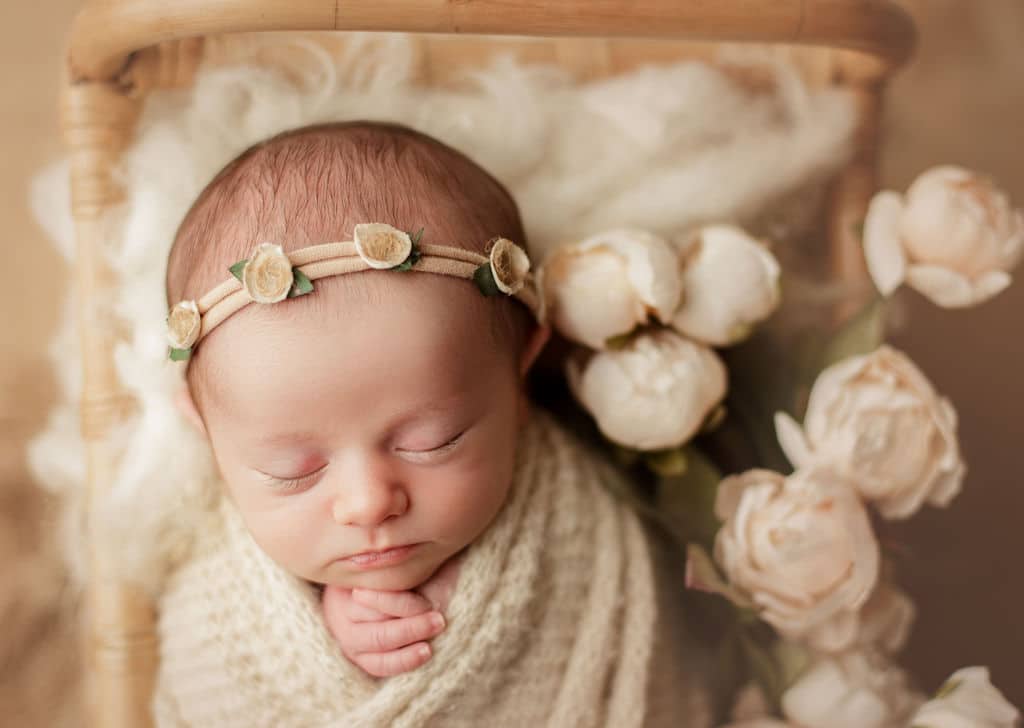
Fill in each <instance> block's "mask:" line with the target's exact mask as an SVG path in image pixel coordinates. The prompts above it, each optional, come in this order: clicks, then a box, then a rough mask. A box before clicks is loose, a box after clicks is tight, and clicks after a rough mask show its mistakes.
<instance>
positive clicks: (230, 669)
mask: <svg viewBox="0 0 1024 728" xmlns="http://www.w3.org/2000/svg"><path fill="white" fill-rule="evenodd" d="M367 222H386V223H387V224H389V225H392V226H394V227H395V228H397V229H399V230H407V231H417V230H420V229H421V228H422V230H423V233H422V239H421V241H422V243H424V244H435V245H446V246H454V247H459V248H464V249H466V250H472V251H475V252H478V253H481V254H484V255H486V249H487V246H488V242H489V241H491V240H493V239H494V238H495V237H496V236H502V237H505V238H508V239H510V240H512V241H514V242H516V243H518V244H520V245H523V246H524V247H525V234H524V231H523V227H522V224H521V221H520V218H519V214H518V211H517V208H516V205H515V203H514V201H513V200H512V198H511V197H510V195H509V194H508V192H507V191H506V190H505V188H504V187H503V186H502V185H501V184H500V183H498V182H497V181H496V180H495V179H494V178H493V177H491V176H490V175H489V174H487V173H486V172H485V171H484V170H482V169H481V168H480V167H478V166H477V165H476V164H474V163H473V162H472V161H471V160H469V159H468V158H467V157H465V156H464V155H462V154H461V153H459V152H457V151H455V150H453V149H451V148H450V147H447V146H445V145H443V144H441V143H440V142H437V141H436V140H433V139H431V138H429V137H427V136H425V135H423V134H420V133H418V132H414V131H412V130H410V129H407V128H405V127H402V126H398V125H389V124H375V123H362V122H356V123H339V124H329V125H321V126H314V127H306V128H303V129H299V130H296V131H292V132H288V133H285V134H282V135H279V136H277V137H274V138H273V139H270V140H268V141H266V142H264V143H262V144H259V145H256V146H255V147H253V148H251V149H249V150H248V151H246V152H245V153H243V154H242V155H241V156H240V157H238V158H237V159H236V160H234V161H233V162H232V163H231V164H229V165H228V166H227V167H226V168H225V169H224V170H223V171H221V173H220V174H218V175H217V177H216V178H215V179H214V180H213V181H212V182H211V183H210V184H209V185H208V186H207V188H206V189H205V190H204V191H203V193H202V194H201V196H200V197H199V199H198V200H197V201H196V202H195V203H194V205H193V207H192V208H191V210H190V211H189V212H188V214H187V216H186V217H185V219H184V221H183V222H182V223H181V225H180V227H179V230H178V233H177V236H176V239H175V241H174V245H173V247H172V250H171V253H170V256H169V260H168V268H167V281H166V284H167V297H168V303H169V304H173V303H175V302H178V301H182V300H186V299H198V298H200V297H201V296H203V294H205V293H206V292H207V291H210V290H211V289H212V288H214V287H215V286H216V285H217V284H219V283H221V282H222V281H223V280H224V279H225V275H226V272H227V270H228V268H229V267H231V266H232V265H233V264H235V263H236V262H237V261H240V260H242V259H244V258H246V256H247V255H249V254H250V253H251V252H252V250H253V247H254V245H255V244H256V243H257V242H261V241H272V242H274V243H276V244H279V245H281V246H282V247H283V249H284V252H285V253H288V252H290V251H294V250H296V249H299V248H304V247H307V246H311V245H316V244H320V243H326V242H332V241H344V240H351V239H352V235H353V228H354V226H355V225H356V224H359V223H367ZM535 268H536V262H535V263H534V269H535ZM548 333H549V329H548V328H547V327H546V326H544V325H541V324H540V323H538V321H537V320H536V319H535V317H534V315H533V314H532V313H531V311H530V309H528V308H527V307H526V306H525V305H523V303H521V302H520V301H518V300H516V299H514V298H512V297H511V296H504V295H497V296H489V297H488V296H484V295H482V293H481V291H480V290H479V289H478V288H477V286H476V285H474V283H473V281H469V280H459V279H458V278H455V277H452V276H448V275H425V274H424V273H422V272H416V271H413V272H396V271H389V270H381V271H376V270H373V271H364V272H358V273H354V274H346V275H337V276H333V277H327V278H322V279H319V280H317V281H316V283H315V290H314V291H313V292H312V294H310V295H304V296H301V297H297V298H294V299H290V300H285V301H281V302H278V303H274V304H273V305H259V304H255V303H253V304H250V305H247V306H245V307H244V308H242V309H241V310H239V311H238V312H237V313H235V314H233V315H232V316H231V317H230V319H229V320H227V321H225V322H224V323H222V324H221V325H219V326H217V327H216V328H215V329H213V330H212V331H211V332H210V333H209V335H207V336H206V337H205V338H204V339H203V340H202V343H201V345H199V346H197V347H196V348H195V350H194V351H192V353H191V356H190V359H189V361H188V365H187V366H188V368H187V385H188V386H187V388H186V389H183V390H182V394H181V397H180V398H179V405H180V406H181V409H182V410H183V412H184V413H185V414H186V416H187V417H188V418H189V419H190V420H191V421H192V422H193V423H194V424H195V425H196V426H197V427H198V428H199V429H200V430H201V431H202V432H203V433H204V435H205V436H206V437H207V438H208V440H209V443H210V446H211V449H212V452H213V454H214V457H215V460H216V463H217V466H218V469H219V472H220V475H221V476H222V479H223V483H224V486H225V495H226V497H225V498H224V499H223V503H222V507H221V508H220V511H219V512H218V518H219V520H218V521H217V522H216V523H214V524H212V525H211V527H210V529H209V531H208V532H204V533H203V534H200V535H199V537H198V544H197V547H196V549H195V554H194V555H193V556H192V558H191V561H190V562H188V563H187V564H186V565H185V566H184V567H183V568H182V569H180V570H179V573H177V574H176V575H175V577H174V578H172V581H171V584H170V586H169V588H168V590H167V593H166V595H165V597H164V598H163V600H162V603H161V605H160V606H161V625H160V631H161V643H162V650H161V652H162V655H161V656H162V661H161V672H160V675H159V676H158V685H157V695H156V699H155V710H156V715H157V722H158V724H159V725H218V726H221V725H244V726H247V727H251V726H255V725H267V726H271V725H272V726H290V725H295V726H300V725H301V726H306V725H334V724H344V725H346V726H347V725H364V724H365V725H426V724H430V725H479V722H480V720H482V719H483V716H489V717H490V718H492V719H494V718H497V722H498V723H499V724H503V725H507V724H509V723H508V722H507V721H508V720H511V719H512V718H511V717H514V719H515V721H516V723H517V724H518V723H519V722H520V721H522V723H523V724H527V723H528V724H531V725H532V724H535V723H536V722H537V721H538V720H541V719H543V720H548V721H550V724H551V725H566V724H568V723H567V722H566V721H569V722H571V723H573V724H574V725H613V724H614V725H637V726H639V725H656V724H658V722H657V720H656V719H655V717H654V716H656V714H657V711H656V710H655V705H656V704H657V703H659V702H662V703H664V702H666V701H667V703H670V704H671V708H670V709H668V710H667V711H666V712H665V713H664V715H665V716H666V723H665V724H666V725H667V724H671V725H677V726H686V725H702V723H701V721H700V719H699V718H698V716H693V719H692V722H688V721H687V719H686V718H685V717H683V715H684V714H683V713H681V712H680V706H685V710H687V711H688V710H690V708H691V706H696V703H693V702H692V701H690V700H689V697H685V699H684V697H681V696H691V695H692V694H693V691H692V690H690V689H689V687H688V685H687V684H686V681H685V678H684V673H683V671H682V669H681V665H680V664H679V663H680V661H681V660H680V659H678V658H680V655H681V651H680V650H678V645H679V644H680V641H678V640H675V638H673V637H672V636H671V635H670V634H668V632H665V631H664V630H666V629H671V627H672V625H668V626H667V627H666V626H665V625H661V626H660V627H659V626H656V625H657V624H658V619H659V609H660V608H661V607H660V606H659V601H658V599H659V597H658V595H657V594H656V593H655V590H654V580H653V567H652V559H653V557H652V554H651V552H650V551H649V550H648V541H647V540H646V539H645V538H644V537H643V536H642V533H643V532H642V530H641V528H640V525H639V521H638V520H637V518H636V516H635V515H634V514H632V512H631V511H628V509H627V508H626V507H625V506H624V505H622V504H621V503H618V502H617V501H615V500H614V499H613V498H611V497H610V495H609V494H608V492H607V490H608V489H607V487H606V484H603V483H602V482H601V481H602V480H607V479H609V478H614V477H616V476H615V475H614V473H613V472H612V470H611V468H610V467H607V466H606V464H604V463H602V462H601V461H600V459H599V458H597V457H596V456H595V455H594V454H592V453H588V452H586V451H585V448H584V447H583V445H582V444H580V443H579V442H578V441H576V440H574V439H573V438H572V436H571V434H570V433H567V432H565V431H564V430H562V429H561V428H560V427H559V426H558V424H557V423H556V422H555V421H554V420H553V419H552V418H551V417H550V416H548V415H547V414H546V413H544V412H543V411H541V410H537V409H534V410H532V411H531V407H530V403H529V401H528V398H527V395H526V387H525V376H526V374H527V372H528V371H529V369H530V368H531V366H532V365H533V363H534V362H535V360H536V358H537V356H538V354H539V352H540V351H541V349H542V348H543V347H544V344H545V342H546V340H547V338H548ZM676 578H678V577H676ZM227 583H230V584H231V585H232V586H231V587H230V589H229V588H228V586H226V584H227ZM213 585H216V588H218V589H221V590H222V591H221V592H217V593H215V594H214V593H211V592H210V590H211V589H213V588H214V586H213ZM449 607H450V610H449ZM446 617H447V625H446ZM669 619H670V620H671V619H674V617H669ZM211 625H213V626H211ZM659 630H662V631H661V633H660V634H659V632H658V631H659ZM449 632H451V634H449ZM325 635H326V637H325ZM656 641H662V642H665V641H667V642H668V643H671V644H673V648H672V649H670V650H669V652H670V653H671V654H670V655H668V657H667V658H666V657H664V656H662V657H659V656H658V655H657V650H655V649H654V643H655V642H656ZM250 643H252V644H250ZM332 645H333V648H332ZM432 645H436V649H435V650H434V651H435V653H436V654H435V656H434V657H431V654H432ZM332 649H333V651H332ZM338 653H340V654H338ZM437 661H440V663H441V664H435V662H437ZM346 665H348V667H346ZM352 665H354V666H356V668H352V667H351V666H352ZM356 670H358V671H356ZM383 678H386V679H383ZM659 680H664V681H665V682H663V683H659V682H658V681H659ZM659 685H661V686H663V687H658V686H659ZM652 693H655V694H656V695H655V697H654V698H650V697H649V696H650V695H651V694H652ZM663 707H664V706H663ZM694 709H696V708H694ZM501 716H506V722H504V723H502V720H501ZM531 716H532V717H531ZM668 716H670V718H669V717H668Z"/></svg>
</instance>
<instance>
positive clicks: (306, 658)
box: [154, 409, 706, 728]
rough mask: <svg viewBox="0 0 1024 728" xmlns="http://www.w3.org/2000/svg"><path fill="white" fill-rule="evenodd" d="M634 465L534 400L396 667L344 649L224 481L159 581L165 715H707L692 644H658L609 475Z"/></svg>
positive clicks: (675, 722)
mask: <svg viewBox="0 0 1024 728" xmlns="http://www.w3.org/2000/svg"><path fill="white" fill-rule="evenodd" d="M620 477H621V476H620V475H619V474H618V473H617V472H616V471H615V470H614V469H613V468H612V467H611V466H610V465H608V464H607V463H605V462H604V461H603V460H602V459H601V458H600V457H599V456H598V455H596V454H595V453H593V452H592V451H590V450H589V449H588V448H587V446H585V445H584V444H582V443H581V442H580V441H578V440H577V439H575V438H574V436H572V435H571V434H570V433H569V432H567V431H566V430H565V429H563V428H562V426H561V425H560V424H559V423H558V422H557V421H556V420H555V419H554V418H553V417H552V416H550V415H549V414H547V413H545V412H544V411H543V410H539V409H534V410H533V411H532V412H531V416H530V419H529V422H528V423H527V425H526V426H525V427H524V428H523V431H522V435H521V439H520V444H519V447H518V449H517V454H516V466H515V473H514V476H513V481H512V485H511V487H510V490H509V494H508V497H507V498H506V500H505V502H504V504H503V505H502V507H501V509H500V510H499V512H498V514H497V515H496V517H495V519H494V521H493V522H492V523H491V524H490V525H489V526H488V528H487V529H486V530H485V531H484V533H483V534H482V535H481V536H480V537H479V538H478V539H477V541H475V542H474V543H473V544H471V545H470V546H469V547H468V549H467V551H466V553H465V558H464V559H463V563H462V566H461V570H460V574H459V579H458V584H457V586H456V589H455V592H454V594H453V596H452V598H451V601H450V604H449V606H448V609H447V610H446V613H445V614H446V618H447V624H448V626H447V628H446V629H445V631H444V632H442V633H441V634H440V635H439V636H437V637H435V638H434V639H433V640H432V647H433V657H432V658H431V659H430V660H429V661H428V662H427V663H426V664H424V665H423V666H421V667H419V668H417V669H415V670H413V671H412V672H408V673H403V674H401V675H397V676H394V677H390V678H373V677H370V676H369V675H367V674H366V673H364V672H363V671H362V670H361V669H359V668H358V667H356V666H355V665H353V664H352V663H350V662H349V661H348V660H347V659H346V658H345V657H344V656H343V655H342V653H341V651H340V648H339V647H338V645H337V643H336V642H335V640H334V639H333V637H332V636H331V635H330V633H329V632H328V630H327V628H326V625H325V622H324V619H323V613H322V609H321V604H320V599H319V592H318V590H317V589H316V587H315V586H314V585H311V584H309V583H307V582H305V581H303V580H302V579H300V578H298V577H295V576H293V575H291V574H289V573H288V572H286V571H285V570H283V569H282V568H281V567H279V566H278V565H277V564H276V563H275V562H273V561H272V560H271V559H270V558H269V557H268V556H267V555H266V554H265V553H263V552H262V551H261V550H260V548H259V547H258V546H257V545H256V544H255V542H254V541H253V540H252V538H251V536H250V535H249V534H248V532H247V530H246V528H245V526H244V524H243V523H242V519H241V516H240V515H239V513H238V512H237V511H236V510H235V508H234V506H233V505H232V504H231V502H230V500H229V499H228V498H224V499H223V500H222V504H221V507H220V510H219V512H218V513H217V515H216V517H215V518H214V519H212V523H211V524H210V527H209V528H206V529H204V531H203V533H202V534H200V535H199V536H198V539H197V542H196V545H195V548H194V550H193V553H192V555H191V557H190V558H189V559H188V560H187V561H186V562H185V563H184V564H183V565H182V567H181V568H179V569H178V570H177V571H176V572H175V573H174V574H173V575H172V577H171V579H170V581H169V583H168V586H167V589H166V590H165V592H164V594H163V596H162V598H161V602H160V621H159V633H160V639H161V666H160V671H159V674H158V678H157V688H156V694H155V698H154V711H155V716H156V723H157V726H159V727H160V728H170V727H174V728H178V727H180V726H195V727H200V726H201V727H202V728H231V727H234V726H238V728H259V727H261V726H266V727H267V728H270V727H271V726H272V727H274V728H300V727H301V728H309V727H313V726H331V727H335V726H336V727H337V728H342V727H344V728H356V727H363V726H394V727H395V728H401V727H402V726H453V727H456V728H459V727H462V726H465V727H467V728H468V727H470V726H472V727H473V728H478V727H479V726H484V725H491V726H520V725H522V726H543V725H547V726H559V727H563V726H568V727H570V728H587V727H589V726H594V727H596V726H615V727H616V728H630V727H635V728H640V726H651V725H666V726H668V725H671V726H680V727H682V728H686V727H687V726H693V727H696V728H700V727H701V726H704V725H706V716H705V715H704V713H705V712H706V710H705V706H704V703H705V701H704V699H703V698H704V696H703V694H702V692H701V691H700V690H699V689H698V688H697V686H696V684H695V682H694V681H693V679H692V678H688V677H687V669H686V666H684V665H682V664H680V662H681V661H682V660H683V659H684V658H685V654H686V651H685V650H684V649H676V646H675V645H673V646H672V647H671V648H669V649H665V648H664V645H663V644H662V645H661V646H660V647H657V646H656V644H660V643H664V642H665V641H666V640H668V639H669V638H668V637H667V634H668V633H667V632H662V631H661V628H660V627H659V606H658V605H659V599H658V595H657V592H656V588H655V578H654V574H655V568H654V561H653V559H652V549H651V547H650V542H649V540H648V538H647V537H646V535H645V531H644V529H643V527H642V525H641V523H640V521H639V520H638V518H637V516H636V515H635V513H634V512H633V511H632V510H630V509H629V508H628V507H627V506H625V505H624V504H623V503H622V502H620V501H619V500H618V499H616V498H615V497H614V496H613V495H612V494H611V492H610V491H611V489H610V488H609V487H608V486H609V485H610V484H612V483H611V479H615V478H620ZM617 487H621V482H620V483H619V485H618V486H617ZM662 601H663V600H662ZM655 692H656V693H657V694H656V695H655V694H654V693H655Z"/></svg>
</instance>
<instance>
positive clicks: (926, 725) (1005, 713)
mask: <svg viewBox="0 0 1024 728" xmlns="http://www.w3.org/2000/svg"><path fill="white" fill-rule="evenodd" d="M1019 721H1020V711H1018V710H1017V709H1016V708H1015V707H1013V706H1012V705H1010V703H1009V702H1007V700H1006V698H1005V697H1004V696H1003V694H1002V693H1001V692H999V690H998V689H997V688H996V687H995V686H994V685H992V683H991V681H990V679H989V673H988V668H987V667H965V668H963V669H961V670H957V671H956V672H954V673H953V674H952V675H951V676H950V678H949V680H947V681H946V684H945V685H943V686H942V687H941V688H940V689H939V691H938V695H937V696H936V697H934V698H932V699H931V700H929V701H928V702H927V703H925V704H924V705H922V706H921V708H920V710H918V711H917V713H916V714H914V718H913V720H912V721H911V722H910V725H912V726H914V728H918V727H919V728H1015V726H1017V725H1019Z"/></svg>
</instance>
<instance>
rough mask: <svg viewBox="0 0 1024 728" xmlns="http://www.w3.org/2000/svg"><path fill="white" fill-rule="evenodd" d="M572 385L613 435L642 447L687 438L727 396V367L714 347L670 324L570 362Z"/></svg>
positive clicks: (628, 444)
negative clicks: (691, 338) (581, 362)
mask: <svg viewBox="0 0 1024 728" xmlns="http://www.w3.org/2000/svg"><path fill="white" fill-rule="evenodd" d="M566 369H567V372H566V373H567V376H568V380H569V385H570V387H571V388H572V391H573V394H574V395H575V396H576V398H577V399H578V400H579V402H580V404H582V405H583V407H584V408H585V409H586V410H587V411H588V412H590V414H592V415H593V416H594V419H595V420H596V421H597V425H598V427H599V428H600V430H601V432H603V433H604V435H605V436H606V437H608V438H609V439H610V440H612V441H614V442H617V443H619V444H621V445H625V446H626V447H631V448H635V449H638V450H660V449H662V448H669V447H676V446H677V445H681V444H683V443H684V442H686V441H687V440H689V439H690V438H691V437H693V435H694V434H695V433H696V432H697V430H698V429H699V428H700V426H701V424H702V423H703V422H704V420H705V418H706V417H707V416H708V414H709V413H710V412H711V411H712V410H713V409H714V408H715V407H716V406H717V405H718V403H719V402H721V401H722V399H723V398H724V397H725V393H726V386H727V380H726V376H727V375H726V370H725V365H724V364H723V363H722V360H721V359H719V358H718V355H717V354H715V352H713V351H712V350H711V349H709V348H707V347H705V346H703V345H701V344H697V343H695V342H692V341H689V340H687V339H684V338H683V337H682V336H680V335H679V334H677V333H675V332H674V331H671V330H670V329H660V330H654V331H651V332H646V333H642V334H639V335H637V336H635V337H633V339H632V340H631V341H629V343H627V344H626V345H625V346H624V347H623V348H621V349H616V350H611V351H600V352H597V353H595V354H594V355H593V356H592V357H591V358H590V359H589V361H587V363H586V364H585V365H584V366H583V367H582V368H581V367H580V366H579V365H578V363H577V362H576V361H574V360H572V359H570V360H569V361H568V362H567V364H566Z"/></svg>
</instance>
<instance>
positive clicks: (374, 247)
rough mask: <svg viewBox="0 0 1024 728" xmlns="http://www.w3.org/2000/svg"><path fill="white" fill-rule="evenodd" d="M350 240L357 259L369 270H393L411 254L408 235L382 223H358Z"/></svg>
mask: <svg viewBox="0 0 1024 728" xmlns="http://www.w3.org/2000/svg"><path fill="white" fill-rule="evenodd" d="M352 238H353V240H354V242H355V244H356V252H357V253H359V257H360V258H362V259H363V260H364V261H365V262H366V264H367V265H368V266H370V267H371V268H377V269H381V270H383V269H386V268H393V267H395V266H396V265H399V264H401V263H402V262H403V261H404V260H405V259H406V258H408V257H409V253H411V252H412V238H410V237H409V233H407V232H405V231H403V230H398V229H397V228H393V227H391V226H390V225H388V224H386V223H382V222H363V223H359V224H358V225H356V226H355V228H353V231H352Z"/></svg>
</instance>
